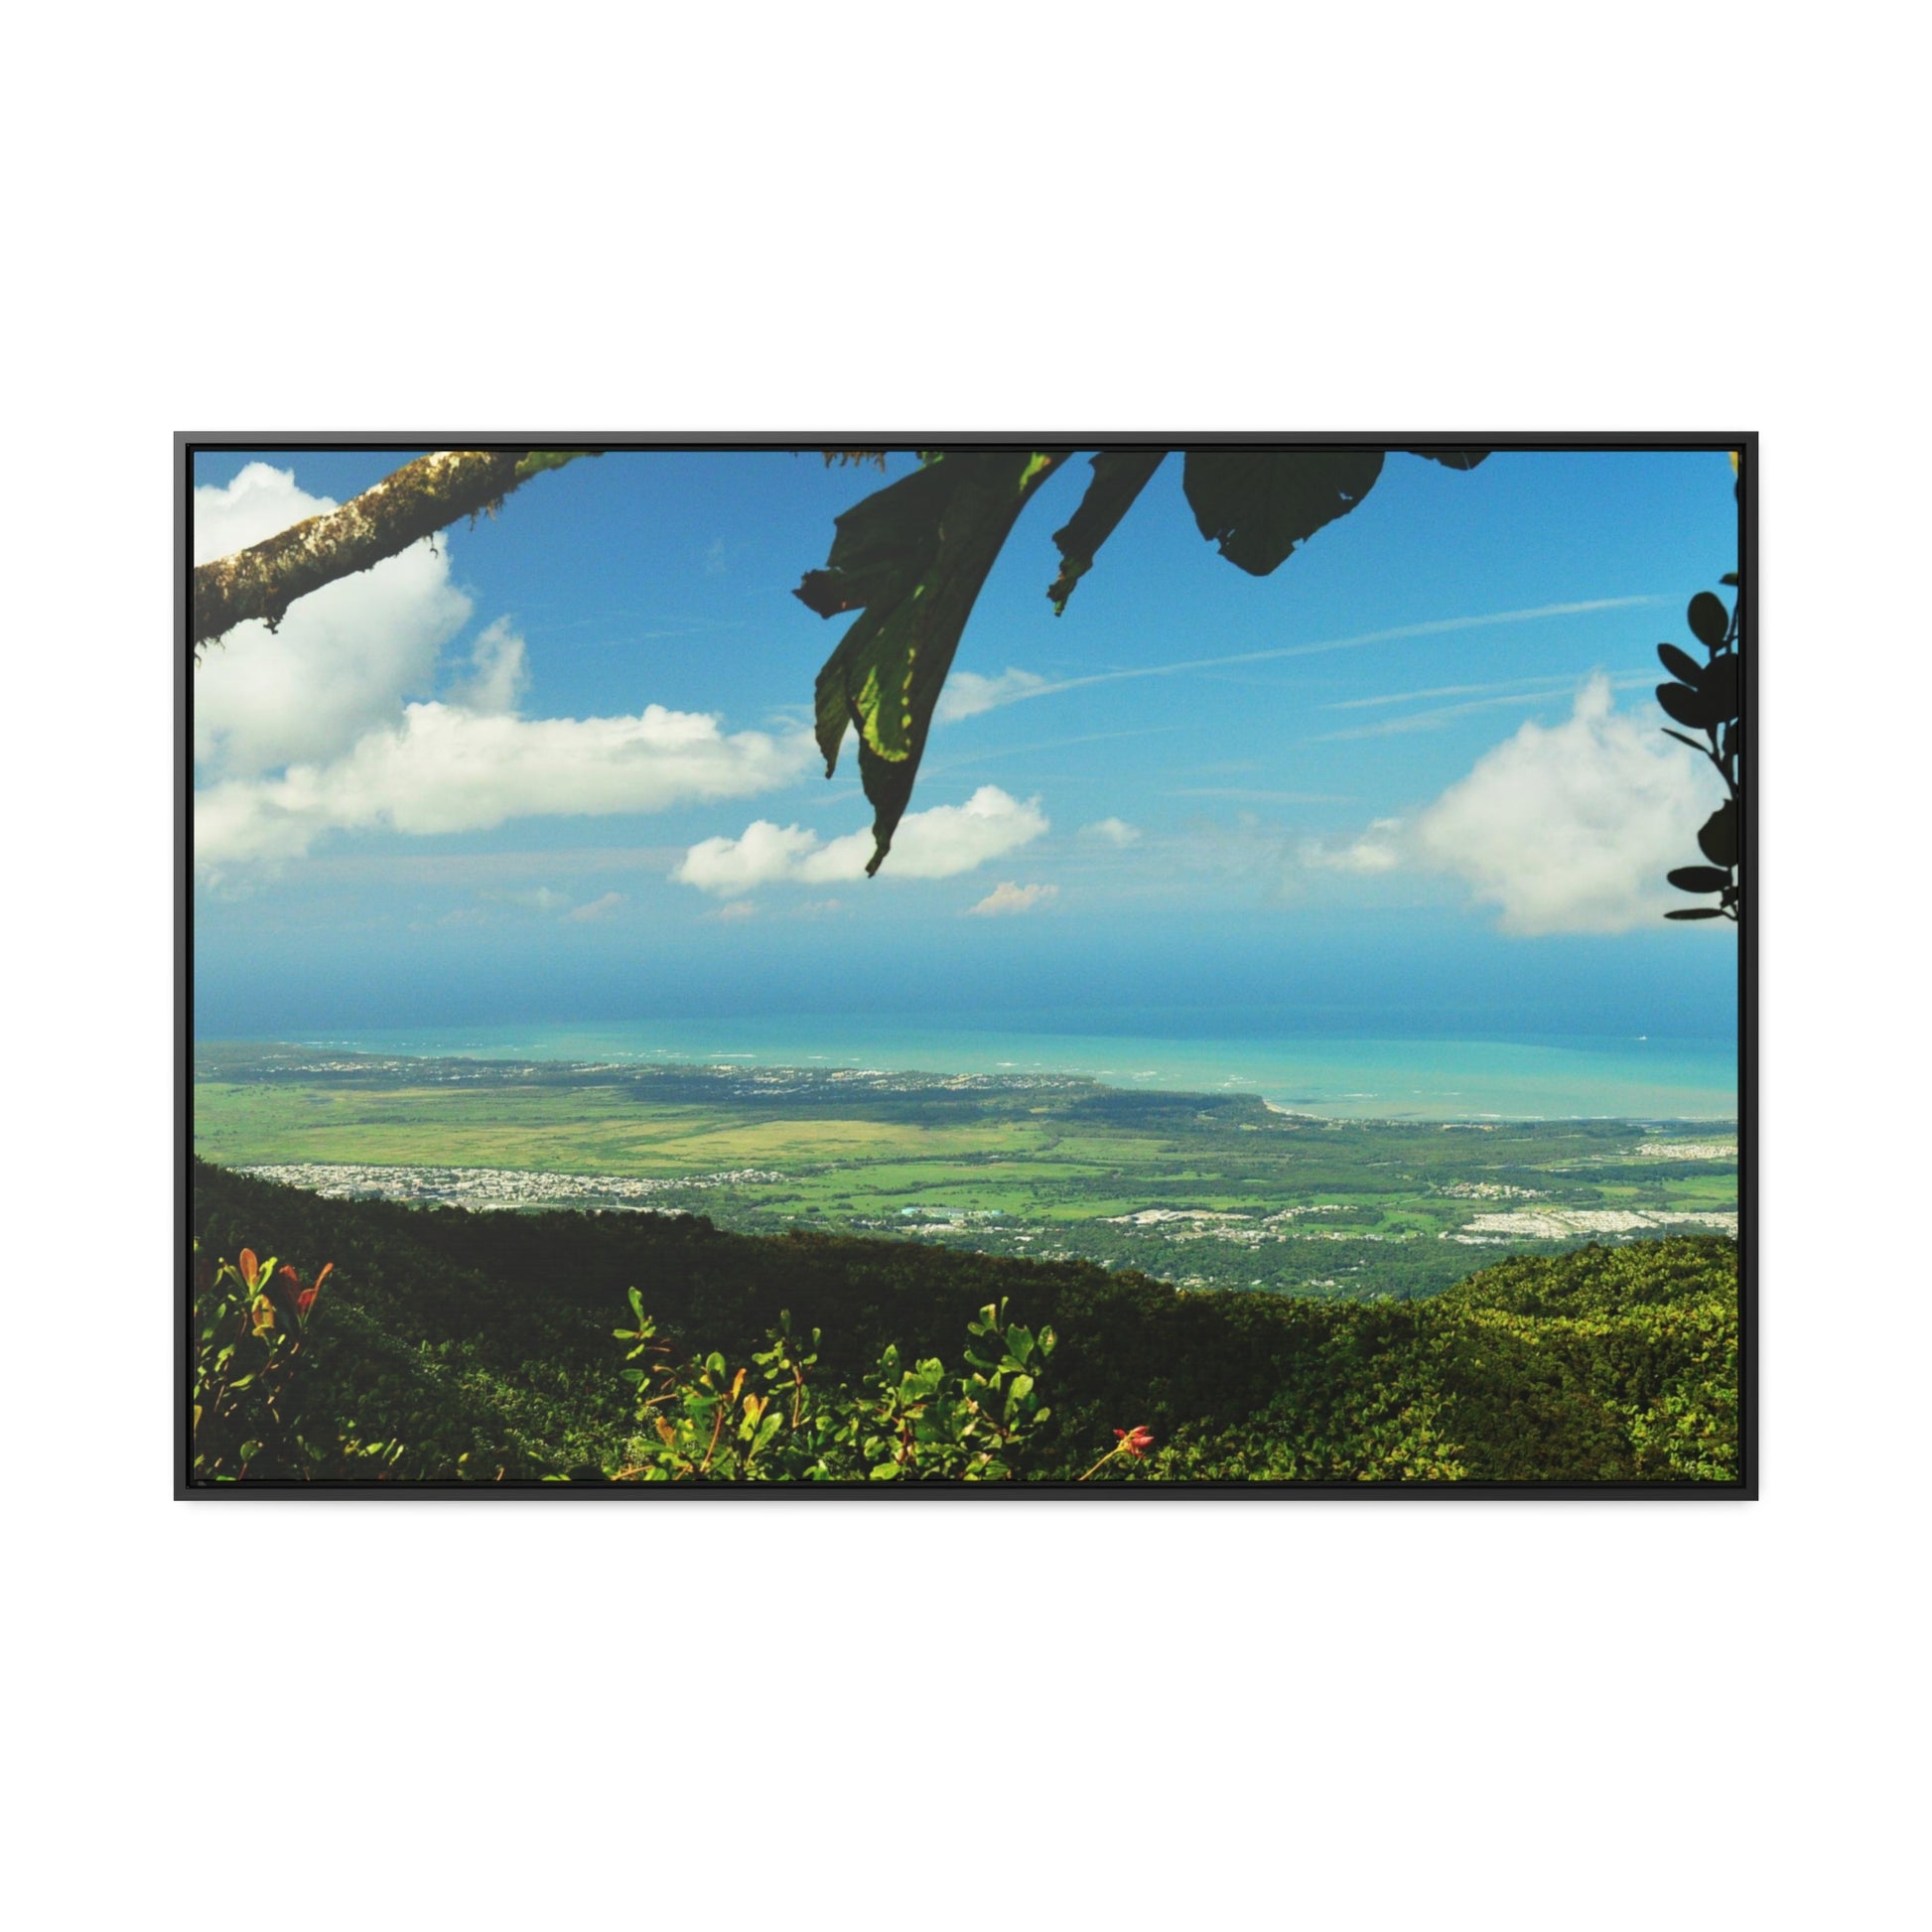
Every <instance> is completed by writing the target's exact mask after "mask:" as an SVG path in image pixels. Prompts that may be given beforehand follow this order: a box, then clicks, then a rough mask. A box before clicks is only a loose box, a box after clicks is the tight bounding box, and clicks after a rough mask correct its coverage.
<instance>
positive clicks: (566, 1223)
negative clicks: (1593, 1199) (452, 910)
mask: <svg viewBox="0 0 1932 1932" xmlns="http://www.w3.org/2000/svg"><path fill="white" fill-rule="evenodd" d="M193 1232H194V1233H195V1235H196V1236H197V1238H198V1240H199V1242H200V1244H201V1251H202V1255H203V1257H204V1258H205V1259H212V1258H213V1257H216V1256H220V1257H225V1258H232V1257H234V1256H236V1255H237V1254H238V1253H239V1252H240V1250H241V1249H242V1248H243V1247H248V1248H251V1249H253V1250H255V1251H257V1252H258V1253H259V1254H261V1255H263V1256H266V1255H268V1254H270V1253H273V1254H274V1255H276V1256H277V1257H279V1258H280V1259H283V1260H288V1261H293V1262H295V1263H296V1265H297V1266H298V1268H299V1269H300V1270H302V1271H303V1275H304V1279H305V1280H308V1279H313V1275H314V1271H315V1270H316V1269H318V1268H319V1267H320V1266H321V1265H322V1264H323V1263H324V1262H331V1263H333V1264H334V1273H333V1274H332V1275H331V1277H330V1279H329V1283H328V1286H327V1288H326V1289H325V1291H324V1299H322V1300H321V1301H320V1302H319V1305H318V1308H317V1311H316V1318H315V1320H314V1322H313V1323H312V1329H311V1333H310V1334H309V1336H308V1337H307V1338H306V1340H305V1347H306V1348H307V1350H308V1355H307V1359H306V1360H305V1363H304V1381H303V1395H302V1401H301V1413H302V1419H303V1429H304V1431H305V1432H306V1434H305V1440H307V1441H308V1442H309V1443H310V1444H311V1446H312V1452H311V1453H310V1454H309V1455H308V1456H307V1458H306V1459H305V1458H304V1457H303V1456H302V1455H299V1454H297V1453H296V1452H295V1451H294V1450H293V1449H288V1450H286V1451H282V1450H274V1449H271V1450H270V1451H265V1452H264V1456H263V1457H261V1458H258V1459H257V1461H256V1462H255V1463H253V1464H251V1467H250V1473H251V1475H296V1474H304V1473H307V1474H312V1475H320V1476H324V1477H328V1476H330V1475H332V1474H335V1473H338V1471H337V1469H336V1468H334V1467H333V1466H332V1465H331V1464H330V1462H329V1458H328V1456H327V1454H326V1453H316V1452H313V1449H314V1445H316V1444H318V1443H327V1442H330V1441H333V1440H334V1437H335V1435H337V1434H343V1433H346V1434H349V1435H354V1436H358V1437H360V1438H362V1439H365V1440H367V1439H375V1438H380V1439H383V1440H389V1441H395V1442H400V1443H401V1444H402V1445H403V1446H404V1453H403V1455H402V1456H401V1458H400V1459H399V1460H398V1461H397V1462H396V1464H395V1474H396V1475H397V1476H399V1477H404V1478H408V1477H416V1478H430V1479H445V1478H452V1477H461V1478H464V1479H481V1480H490V1479H493V1478H495V1477H496V1476H497V1474H498V1472H499V1471H500V1472H501V1474H502V1475H503V1476H504V1477H505V1478H507V1479H512V1480H527V1479H531V1478H541V1477H546V1476H556V1475H560V1474H566V1473H568V1474H570V1475H571V1476H572V1477H573V1479H580V1480H581V1479H590V1478H595V1477H597V1476H599V1475H601V1474H602V1473H603V1472H605V1471H608V1470H611V1469H615V1468H617V1467H618V1466H620V1465H621V1464H622V1463H623V1462H624V1461H625V1460H626V1450H625V1445H626V1443H627V1442H630V1441H632V1440H633V1439H634V1437H635V1434H636V1429H637V1424H636V1419H635V1416H634V1413H633V1401H634V1398H633V1396H632V1393H631V1391H630V1390H629V1389H628V1388H627V1387H626V1386H625V1385H624V1384H623V1382H622V1381H621V1377H620V1375H619V1372H618V1371H619V1368H620V1366H621V1354H622V1351H621V1347H620V1345H619V1344H618V1343H617V1342H616V1341H614V1339H613V1332H612V1331H613V1328H614V1326H616V1325H617V1324H618V1323H620V1322H621V1321H622V1320H624V1319H625V1318H626V1314H627V1310H626V1302H625V1298H626V1292H627V1291H628V1290H629V1289H630V1288H632V1287H635V1288H636V1289H637V1290H638V1291H639V1292H640V1297H641V1302H642V1306H643V1308H644V1309H645V1310H646V1311H648V1312H649V1313H650V1314H651V1315H652V1316H654V1317H655V1319H656V1321H657V1324H658V1328H659V1331H660V1333H661V1334H662V1335H663V1336H664V1337H665V1338H666V1339H667V1340H669V1341H670V1342H671V1343H672V1344H673V1345H674V1347H676V1348H677V1349H678V1350H679V1351H681V1352H683V1353H695V1354H703V1353H708V1352H710V1351H713V1350H716V1351H718V1352H720V1353H721V1354H722V1355H723V1356H724V1357H725V1358H726V1359H727V1361H728V1362H731V1363H733V1364H739V1363H745V1362H748V1361H749V1360H750V1358H751V1355H752V1353H753V1351H754V1350H755V1349H757V1348H758V1347H759V1346H761V1345H762V1340H763V1337H764V1334H765V1331H766V1330H767V1328H768V1327H769V1326H770V1325H771V1324H772V1323H773V1322H774V1321H775V1320H776V1319H777V1317H778V1315H779V1313H780V1311H790V1314H791V1317H792V1322H793V1327H794V1329H795V1330H800V1331H802V1330H809V1329H810V1328H813V1327H817V1328H820V1329H822V1330H823V1331H824V1340H823V1344H822V1347H821V1351H820V1353H821V1361H822V1369H821V1373H822V1374H824V1375H825V1376H827V1377H828V1378H830V1379H832V1380H849V1379H853V1378H856V1377H857V1376H858V1375H859V1374H860V1373H861V1372H862V1371H863V1370H864V1369H866V1368H867V1367H868V1366H869V1365H870V1364H871V1363H873V1362H874V1360H875V1359H876V1358H877V1356H878V1354H879V1352H880V1350H881V1349H882V1348H883V1347H884V1346H885V1345H886V1344H887V1343H889V1342H892V1343H897V1344H898V1345H899V1347H900V1349H901V1351H902V1352H903V1354H904V1355H905V1356H906V1358H907V1359H908V1360H910V1359H912V1358H913V1357H915V1356H920V1355H933V1356H938V1357H941V1358H943V1359H944V1360H945V1361H947V1362H948V1363H949V1364H956V1362H957V1360H958V1358H959V1351H960V1347H961V1343H962V1340H963V1338H964V1336H965V1332H966V1324H967V1322H968V1321H969V1320H970V1319H971V1318H972V1317H973V1316H974V1314H975V1313H976V1312H977V1311H978V1310H980V1309H981V1308H982V1307H983V1306H985V1305H986V1304H988V1303H991V1302H998V1301H1001V1300H1005V1301H1007V1302H1008V1303H1009V1304H1010V1308H1011V1313H1012V1318H1013V1319H1014V1320H1015V1321H1019V1322H1024V1323H1026V1324H1028V1325H1029V1326H1030V1327H1033V1328H1038V1327H1041V1326H1051V1327H1052V1328H1053V1329H1054V1330H1055V1331H1056V1332H1057V1334H1058V1337H1059V1346H1058V1349H1057V1352H1056V1353H1055V1355H1054V1357H1053V1360H1052V1365H1051V1370H1050V1377H1049V1381H1048V1382H1047V1383H1046V1384H1043V1385H1042V1393H1043V1394H1045V1395H1046V1396H1047V1397H1048V1398H1049V1399H1050V1403H1051V1408H1052V1415H1051V1418H1050V1420H1049V1422H1047V1423H1046V1424H1045V1425H1043V1426H1042V1428H1041V1430H1040V1431H1039V1434H1038V1438H1037V1446H1036V1448H1035V1450H1034V1451H1033V1453H1032V1459H1031V1460H1030V1461H1029V1463H1028V1464H1027V1468H1026V1472H1027V1473H1028V1474H1030V1475H1033V1476H1035V1477H1048V1478H1051V1477H1059V1478H1065V1477H1070V1476H1073V1475H1077V1474H1078V1473H1079V1472H1080V1471H1081V1470H1083V1469H1085V1468H1086V1467H1088V1466H1089V1465H1090V1464H1091V1463H1092V1462H1093V1461H1094V1460H1095V1458H1096V1457H1097V1456H1099V1455H1100V1454H1102V1453H1103V1452H1104V1451H1105V1450H1106V1449H1109V1448H1111V1447H1112V1446H1113V1444H1114V1443H1115V1441H1116V1440H1117V1438H1116V1435H1115V1432H1116V1431H1117V1430H1121V1429H1132V1428H1134V1427H1136V1426H1145V1427H1146V1428H1148V1429H1149V1430H1151V1431H1152V1432H1153V1435H1154V1438H1155V1445H1156V1446H1155V1448H1154V1449H1153V1450H1152V1452H1151V1453H1150V1454H1149V1455H1148V1456H1147V1457H1146V1458H1145V1459H1142V1460H1138V1461H1128V1460H1125V1459H1121V1460H1117V1461H1115V1462H1112V1463H1110V1464H1109V1465H1108V1466H1107V1469H1106V1470H1105V1471H1104V1473H1103V1479H1106V1480H1124V1481H1138V1480H1149V1479H1160V1478H1169V1479H1176V1478H1177V1479H1189V1480H1201V1479H1238V1480H1277V1481H1300V1482H1308V1481H1346V1482H1388V1481H1405V1480H1407V1481H1449V1480H1474V1481H1497V1482H1508V1483H1537V1482H1550V1481H1564V1482H1606V1481H1633V1480H1634V1481H1664V1482H1669V1481H1690V1482H1711V1481H1732V1480H1735V1479H1736V1474H1737V1467H1736V1455H1737V1400H1736V1381H1737V1268H1736V1248H1735V1245H1734V1244H1733V1243H1731V1242H1729V1241H1727V1240H1723V1239H1719V1238H1691V1239H1673V1240H1668V1241H1657V1242H1646V1243H1642V1244H1637V1245H1632V1246H1629V1247H1623V1248H1617V1249H1599V1248H1588V1249H1585V1250H1583V1251H1581V1252H1579V1253H1574V1254H1568V1255H1554V1256H1541V1257H1534V1258H1519V1259H1517V1260H1513V1261H1506V1262H1503V1263H1501V1264H1500V1265H1498V1266H1495V1267H1491V1268H1487V1269H1484V1270H1483V1271H1482V1272H1480V1273H1479V1274H1476V1275H1473V1276H1471V1277H1469V1278H1468V1279H1467V1280H1465V1281H1463V1282H1461V1283H1459V1284H1458V1285H1457V1286H1455V1287H1453V1288H1451V1289H1449V1290H1448V1291H1447V1292H1446V1293H1444V1294H1442V1295H1441V1296H1438V1297H1436V1298H1434V1299H1432V1300H1428V1301H1418V1302H1404V1303H1396V1302H1378V1303H1341V1304H1337V1303H1325V1302H1311V1301H1297V1300H1292V1299H1288V1298H1284V1297H1277V1296H1261V1295H1239V1294H1217V1293H1212V1292H1204V1293H1192V1292H1175V1291H1174V1290H1173V1289H1171V1288H1168V1287H1166V1286H1164V1285H1162V1284H1160V1283H1157V1282H1154V1281H1151V1280H1149V1279H1147V1278H1146V1277H1144V1276H1140V1275H1133V1274H1127V1273H1109V1272H1108V1271H1106V1270H1104V1269H1101V1268H1097V1267H1095V1266H1093V1265H1092V1264H1089V1263H1084V1262H1064V1263H1035V1262H1027V1261H1020V1260H1013V1259H1007V1258H1001V1257H993V1256H986V1255H978V1254H972V1253H964V1252H959V1251H956V1250H945V1249H934V1248H932V1247H928V1246H921V1245H917V1244H914V1243H911V1242H898V1241H881V1240H861V1239H855V1238H849V1237H828V1236H814V1235H805V1234H793V1235H787V1236H779V1237H753V1236H743V1235H733V1234H726V1233H722V1232H720V1231H719V1230H717V1229H715V1228H714V1227H712V1226H711V1224H710V1223H708V1222H707V1221H704V1220H703V1219H701V1218H696V1217H690V1216H656V1215H637V1214H618V1213H606V1214H584V1213H570V1212H555V1213H541V1214H508V1213H470V1212H466V1211H463V1210H461V1209H454V1208H439V1209H420V1208H411V1207H404V1206H400V1205H396V1204H392V1203H386V1202H377V1201H334V1200H325V1199H322V1198H321V1197H319V1196H317V1195H314V1194H310V1193H305V1192H302V1191H300V1190H297V1189H294V1188H289V1187H280V1186H275V1185H272V1184H270V1183H268V1182H265V1181H261V1180H256V1179H252V1178H249V1177H247V1176H244V1175H238V1174H234V1173H228V1172H225V1171H223V1170H220V1169H216V1168H211V1167H208V1166H206V1165H203V1164H200V1163H198V1164H197V1166H196V1171H195V1188H194V1207H193ZM278 1454H279V1455H280V1457H281V1459H280V1460H279V1461H278V1460H277V1456H278Z"/></svg>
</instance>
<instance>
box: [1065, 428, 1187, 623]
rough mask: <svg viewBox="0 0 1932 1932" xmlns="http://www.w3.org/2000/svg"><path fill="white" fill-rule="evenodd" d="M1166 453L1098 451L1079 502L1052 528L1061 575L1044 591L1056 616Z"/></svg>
mask: <svg viewBox="0 0 1932 1932" xmlns="http://www.w3.org/2000/svg"><path fill="white" fill-rule="evenodd" d="M1167 455H1168V453H1167V451H1166V450H1102V451H1101V452H1100V454H1099V455H1098V456H1096V457H1095V458H1094V460H1093V480H1092V482H1090V483H1088V484H1087V493H1086V494H1085V495H1084V496H1082V497H1081V498H1080V507H1079V508H1078V509H1077V510H1075V511H1074V512H1073V514H1072V516H1071V517H1070V518H1069V519H1068V521H1067V522H1066V524H1065V525H1064V526H1063V527H1062V528H1060V529H1057V530H1055V531H1054V532H1053V542H1054V543H1055V544H1056V545H1057V546H1058V549H1059V553H1060V574H1059V575H1058V576H1057V577H1055V578H1054V579H1053V581H1052V583H1051V584H1050V585H1048V586H1047V590H1046V595H1047V596H1048V597H1049V598H1051V599H1052V600H1053V615H1054V616H1055V617H1059V616H1060V615H1061V614H1062V613H1063V612H1064V611H1065V609H1066V601H1067V599H1068V598H1070V597H1071V596H1072V595H1073V587H1074V585H1075V584H1077V583H1078V582H1079V581H1080V579H1081V578H1082V577H1084V576H1085V575H1086V574H1087V572H1088V571H1090V570H1091V569H1092V568H1093V558H1094V552H1095V551H1097V550H1098V549H1099V548H1100V546H1101V545H1102V544H1103V543H1105V542H1106V541H1107V539H1108V538H1109V537H1110V536H1112V535H1113V533H1114V530H1115V527H1116V526H1117V525H1118V524H1119V522H1120V519H1121V518H1122V517H1123V516H1125V515H1126V514H1127V512H1128V510H1129V509H1130V508H1132V507H1133V503H1134V499H1135V497H1137V496H1138V495H1139V494H1140V493H1141V491H1142V489H1143V488H1145V487H1146V485H1147V480H1148V479H1149V478H1150V477H1151V476H1153V475H1154V473H1155V471H1156V470H1158V469H1159V468H1160V467H1161V465H1162V464H1163V463H1164V462H1165V461H1166V460H1167Z"/></svg>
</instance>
